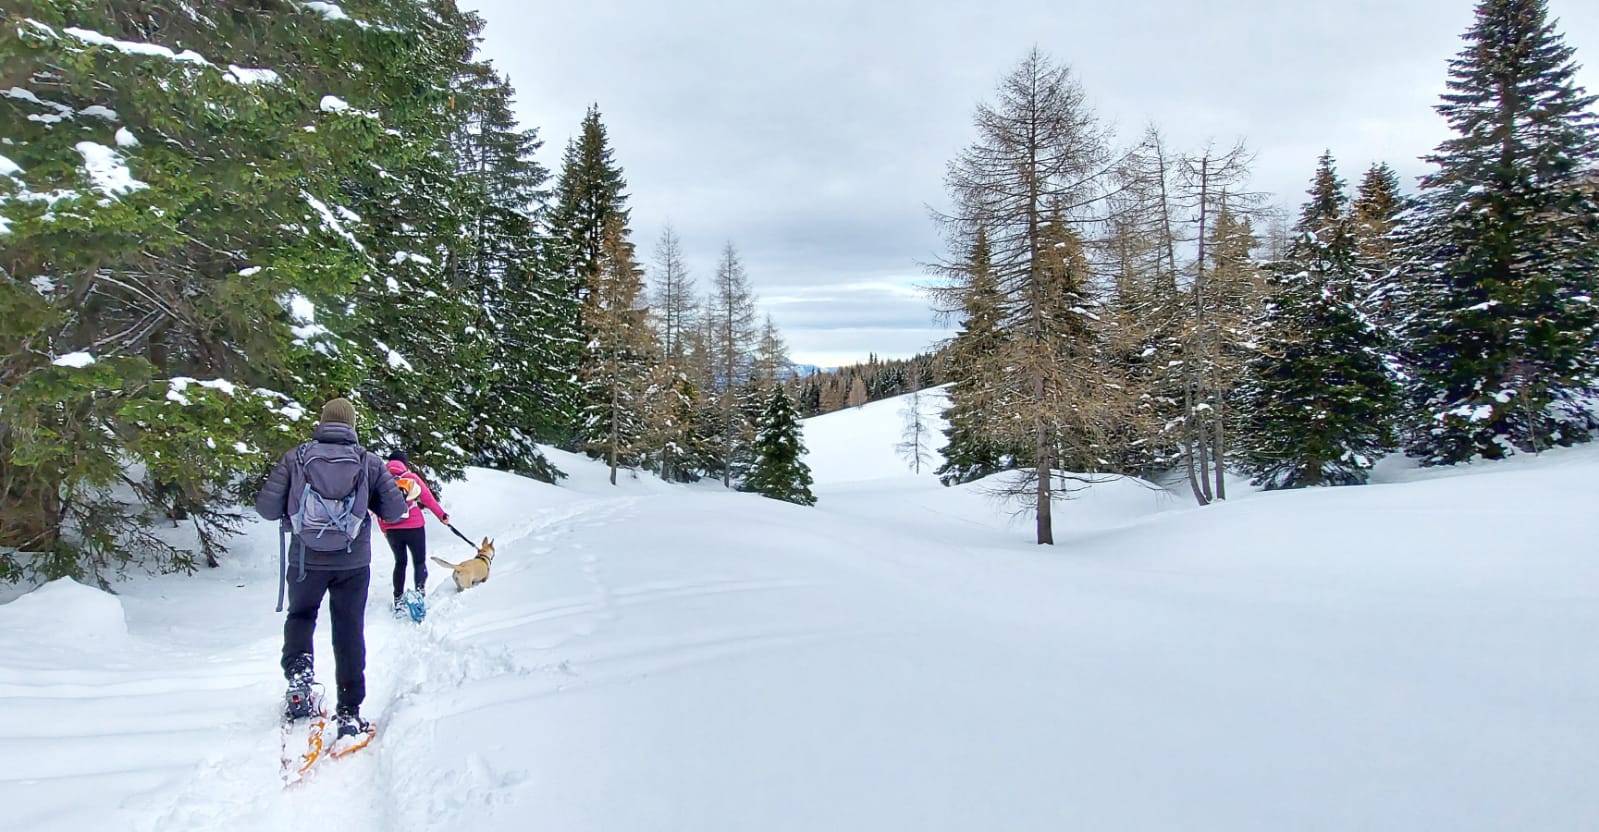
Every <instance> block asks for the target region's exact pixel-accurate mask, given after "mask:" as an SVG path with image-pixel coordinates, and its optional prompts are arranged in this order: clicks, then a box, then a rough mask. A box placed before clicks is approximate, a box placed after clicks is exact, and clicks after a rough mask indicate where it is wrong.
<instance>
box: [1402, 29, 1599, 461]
mask: <svg viewBox="0 0 1599 832" xmlns="http://www.w3.org/2000/svg"><path fill="white" fill-rule="evenodd" d="M1465 40H1466V42H1467V45H1466V47H1465V48H1464V49H1462V50H1461V52H1460V54H1459V55H1458V56H1457V57H1456V58H1455V59H1454V60H1452V61H1451V62H1450V64H1449V81H1448V91H1447V92H1446V93H1445V94H1444V96H1443V103H1442V104H1440V105H1438V108H1437V109H1438V112H1439V113H1440V114H1442V115H1443V116H1444V118H1445V119H1446V120H1447V121H1448V122H1449V126H1450V128H1451V129H1452V130H1453V131H1454V132H1455V134H1456V135H1455V136H1454V137H1452V138H1450V139H1448V140H1447V141H1445V142H1444V143H1443V144H1441V145H1440V146H1439V147H1438V149H1437V151H1436V152H1435V153H1433V154H1432V155H1431V156H1429V157H1428V161H1429V162H1431V163H1433V165H1435V169H1434V170H1433V172H1432V173H1430V174H1428V175H1427V176H1425V177H1423V179H1422V181H1421V191H1420V194H1419V197H1418V200H1419V205H1418V207H1417V209H1416V211H1415V212H1414V213H1413V214H1411V215H1410V216H1409V217H1408V219H1407V225H1408V228H1407V231H1406V238H1407V239H1406V246H1405V252H1404V253H1405V255H1406V257H1407V264H1406V266H1405V274H1404V276H1403V277H1404V281H1405V283H1406V284H1407V288H1408V289H1410V290H1411V291H1413V292H1414V297H1412V298H1411V299H1410V306H1411V309H1410V310H1409V314H1410V315H1411V316H1412V318H1411V321H1410V324H1409V328H1408V332H1407V333H1406V334H1407V336H1408V338H1407V341H1408V343H1407V346H1408V349H1409V359H1410V369H1411V372H1412V375H1413V377H1414V386H1413V390H1412V393H1413V399H1414V404H1413V407H1414V411H1415V412H1414V423H1413V424H1412V426H1411V430H1410V432H1409V433H1410V438H1409V448H1408V450H1409V452H1410V453H1411V454H1412V455H1414V456H1417V457H1420V458H1421V459H1422V460H1424V461H1425V462H1427V463H1431V464H1446V463H1454V462H1461V461H1464V460H1468V459H1471V458H1472V457H1474V456H1477V455H1481V456H1483V457H1485V458H1489V459H1495V458H1499V457H1503V456H1505V455H1507V454H1509V453H1512V452H1514V451H1515V450H1518V449H1520V450H1530V451H1536V450H1538V449H1539V448H1541V447H1547V446H1548V445H1550V444H1551V443H1570V442H1575V441H1581V440H1585V439H1587V438H1588V437H1589V435H1590V434H1591V432H1592V431H1593V430H1594V428H1595V426H1596V424H1599V416H1596V414H1595V411H1594V401H1595V373H1596V371H1599V353H1596V348H1595V344H1596V339H1599V305H1596V304H1595V303H1594V302H1593V297H1594V290H1595V288H1596V286H1595V282H1596V279H1599V277H1596V276H1599V208H1596V206H1595V204H1594V203H1593V201H1592V194H1591V192H1585V191H1584V189H1583V188H1582V187H1581V182H1582V180H1583V178H1584V177H1585V176H1586V175H1588V174H1589V173H1590V172H1591V171H1592V170H1593V168H1594V167H1595V165H1596V164H1599V117H1596V115H1595V113H1594V111H1593V105H1594V101H1595V97H1594V96H1591V95H1588V94H1586V93H1585V92H1584V91H1583V89H1582V88H1581V87H1579V86H1578V85H1577V83H1576V78H1575V74H1576V70H1577V64H1576V62H1575V60H1574V54H1575V52H1574V50H1573V49H1572V48H1571V47H1569V46H1566V45H1565V43H1564V41H1563V38H1562V37H1561V35H1560V33H1559V32H1558V31H1557V30H1556V29H1555V24H1554V22H1553V21H1552V20H1550V19H1549V13H1548V5H1547V3H1545V2H1544V0H1483V2H1480V3H1479V4H1478V5H1477V10H1476V21H1475V23H1474V24H1473V25H1472V27H1471V29H1470V30H1469V31H1468V32H1467V33H1466V35H1465Z"/></svg>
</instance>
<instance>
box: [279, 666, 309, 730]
mask: <svg viewBox="0 0 1599 832" xmlns="http://www.w3.org/2000/svg"><path fill="white" fill-rule="evenodd" d="M283 675H284V676H287V677H288V679H289V689H288V691H286V692H285V693H284V694H283V718H284V719H287V720H291V721H292V720H296V719H307V718H309V717H311V716H314V715H315V714H316V712H317V702H316V699H317V696H316V689H315V686H316V679H315V678H313V676H312V675H311V657H310V656H309V655H306V654H301V655H299V656H296V657H294V659H293V660H292V661H290V662H289V667H288V669H287V670H285V671H284V673H283Z"/></svg>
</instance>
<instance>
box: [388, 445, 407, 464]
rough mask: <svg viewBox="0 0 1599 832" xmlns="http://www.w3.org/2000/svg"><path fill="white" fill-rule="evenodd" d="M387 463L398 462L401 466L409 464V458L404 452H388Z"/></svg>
mask: <svg viewBox="0 0 1599 832" xmlns="http://www.w3.org/2000/svg"><path fill="white" fill-rule="evenodd" d="M389 461H390V462H399V463H400V464H401V465H410V464H411V458H410V457H408V456H406V455H405V451H402V450H398V449H396V450H393V451H390V452H389Z"/></svg>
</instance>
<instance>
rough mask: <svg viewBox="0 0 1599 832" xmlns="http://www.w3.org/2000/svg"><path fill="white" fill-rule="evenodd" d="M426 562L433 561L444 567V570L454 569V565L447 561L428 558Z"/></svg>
mask: <svg viewBox="0 0 1599 832" xmlns="http://www.w3.org/2000/svg"><path fill="white" fill-rule="evenodd" d="M428 560H430V561H433V562H434V563H436V564H438V565H440V566H442V567H444V568H445V569H454V568H455V564H453V563H450V562H449V561H447V560H445V559H443V558H428Z"/></svg>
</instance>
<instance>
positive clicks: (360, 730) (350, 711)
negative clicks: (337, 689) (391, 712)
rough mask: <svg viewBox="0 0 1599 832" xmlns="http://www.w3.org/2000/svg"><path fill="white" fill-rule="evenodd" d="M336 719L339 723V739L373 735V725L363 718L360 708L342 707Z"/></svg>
mask: <svg viewBox="0 0 1599 832" xmlns="http://www.w3.org/2000/svg"><path fill="white" fill-rule="evenodd" d="M336 718H337V720H338V723H339V735H338V739H341V740H342V739H344V738H346V737H355V736H359V735H361V734H370V733H372V723H370V722H367V721H366V720H364V719H362V718H361V711H360V709H359V708H354V707H351V706H349V705H340V706H339V713H338V716H337V717H336Z"/></svg>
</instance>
